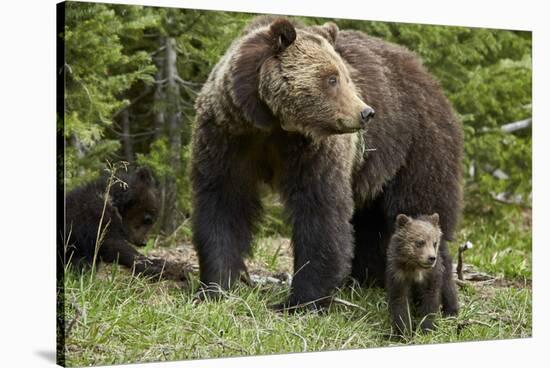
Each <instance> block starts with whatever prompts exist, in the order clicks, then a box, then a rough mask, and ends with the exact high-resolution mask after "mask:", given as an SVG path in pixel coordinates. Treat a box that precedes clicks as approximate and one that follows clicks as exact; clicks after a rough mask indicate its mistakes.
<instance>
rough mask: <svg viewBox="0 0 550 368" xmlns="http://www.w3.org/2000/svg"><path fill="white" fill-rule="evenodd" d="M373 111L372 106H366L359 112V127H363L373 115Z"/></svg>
mask: <svg viewBox="0 0 550 368" xmlns="http://www.w3.org/2000/svg"><path fill="white" fill-rule="evenodd" d="M374 114H375V111H374V109H373V108H372V107H370V106H367V107H366V108H365V109H364V110H363V111H361V113H360V114H359V121H360V122H361V127H362V128H363V127H364V126H365V124H366V123H367V122H368V121H369V120H370V119H372V118H373V117H374Z"/></svg>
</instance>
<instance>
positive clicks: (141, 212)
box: [58, 167, 185, 280]
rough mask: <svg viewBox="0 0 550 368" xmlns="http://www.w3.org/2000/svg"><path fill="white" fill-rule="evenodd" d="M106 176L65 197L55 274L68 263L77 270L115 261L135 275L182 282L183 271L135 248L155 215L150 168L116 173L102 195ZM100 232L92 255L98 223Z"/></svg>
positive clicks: (155, 199)
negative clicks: (106, 196)
mask: <svg viewBox="0 0 550 368" xmlns="http://www.w3.org/2000/svg"><path fill="white" fill-rule="evenodd" d="M108 183H109V178H107V177H102V178H100V179H98V180H96V181H94V182H91V183H89V184H86V185H84V186H81V187H78V188H76V189H74V190H72V191H70V192H69V193H67V195H66V198H65V236H66V237H67V238H68V239H67V240H66V241H65V244H60V245H59V248H58V249H59V256H60V259H59V262H58V273H59V275H62V274H63V271H64V269H65V267H66V266H67V265H70V266H71V267H72V268H74V269H76V270H82V269H83V268H89V267H91V265H92V264H93V262H94V258H96V263H99V262H108V263H119V264H121V265H123V266H126V267H127V268H130V269H133V270H134V271H135V273H136V274H143V275H145V276H150V277H155V278H158V277H162V278H164V279H175V280H184V279H185V274H184V273H182V272H183V271H182V270H180V269H178V270H177V271H178V272H175V271H176V270H172V268H173V267H169V266H171V265H170V264H168V263H166V262H165V261H164V260H162V259H154V258H149V257H146V256H144V255H142V254H141V253H139V252H138V251H137V250H136V248H135V246H138V247H139V246H144V245H145V244H146V242H147V237H148V235H149V233H150V231H151V229H152V228H153V225H154V223H155V222H156V220H157V217H158V193H157V189H156V185H155V181H154V178H153V175H152V173H151V171H150V170H149V169H147V168H144V167H142V168H138V169H137V170H136V171H135V172H133V173H130V174H126V173H125V172H123V173H117V176H116V178H115V180H114V181H113V183H112V184H111V187H110V189H109V198H108V200H107V201H106V202H105V193H106V190H107V186H108V185H109V184H108ZM100 219H102V220H101V229H102V232H101V233H102V234H101V235H100V241H99V249H98V250H97V255H96V243H97V238H98V227H99V224H100Z"/></svg>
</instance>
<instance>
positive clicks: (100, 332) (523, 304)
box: [65, 212, 532, 366]
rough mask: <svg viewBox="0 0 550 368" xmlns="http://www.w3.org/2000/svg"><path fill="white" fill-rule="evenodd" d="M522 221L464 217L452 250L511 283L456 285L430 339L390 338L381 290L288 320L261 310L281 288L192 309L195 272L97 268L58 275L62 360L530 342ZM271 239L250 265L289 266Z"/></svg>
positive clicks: (353, 293) (526, 235) (238, 293)
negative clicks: (143, 273)
mask: <svg viewBox="0 0 550 368" xmlns="http://www.w3.org/2000/svg"><path fill="white" fill-rule="evenodd" d="M520 215H521V214H520V213H519V212H517V213H515V214H512V215H511V217H510V218H508V219H502V220H501V221H494V222H491V221H489V220H486V219H481V220H479V219H478V220H477V221H471V220H469V219H465V220H464V222H463V225H464V226H463V229H462V230H461V231H460V232H459V234H458V236H457V241H456V242H455V244H453V245H452V246H453V249H456V246H457V244H459V243H460V242H462V241H464V240H466V239H468V240H471V241H472V242H474V244H475V248H474V249H472V250H469V251H468V252H467V253H466V260H465V261H466V262H467V263H470V264H473V265H475V266H476V268H478V269H480V270H481V271H484V272H488V273H491V274H495V275H500V276H504V277H506V279H508V280H513V281H514V282H510V283H506V282H504V283H501V284H499V285H500V286H499V287H497V286H495V285H482V284H475V285H474V284H468V285H466V286H464V287H461V288H460V289H459V298H460V305H461V310H460V314H459V315H458V317H456V318H446V319H445V318H442V317H441V318H438V320H437V321H438V328H437V330H436V331H435V332H431V333H429V334H422V333H416V334H414V335H413V336H411V337H410V338H408V339H407V340H405V341H398V340H393V339H390V338H389V336H388V334H389V333H390V332H391V327H390V321H389V315H388V308H387V303H386V300H385V296H384V292H383V291H382V290H380V289H375V288H370V289H369V288H356V287H350V288H347V289H344V290H342V291H340V292H338V293H337V296H338V297H339V298H341V299H344V300H346V301H349V302H351V303H354V304H356V305H358V306H359V307H352V306H344V305H341V304H335V305H332V306H331V307H330V309H329V311H328V312H327V313H323V314H318V313H302V314H295V315H287V314H281V313H275V312H273V311H271V310H269V309H268V308H267V307H266V306H267V305H270V304H272V303H276V302H279V301H281V300H283V299H284V297H285V295H286V293H287V291H288V289H287V287H286V286H284V285H276V284H267V285H263V286H256V287H248V286H245V285H239V286H237V287H236V288H235V289H233V290H231V291H230V292H228V293H227V295H226V297H225V298H224V299H223V300H221V301H219V302H214V301H211V302H205V303H200V304H194V303H193V296H194V295H193V291H194V290H195V288H196V286H197V284H198V280H197V275H193V278H192V280H191V285H189V287H187V288H183V289H182V288H179V287H177V286H176V285H175V284H173V283H171V282H168V281H163V282H156V283H155V282H150V281H148V280H146V279H144V278H135V277H132V275H131V274H130V273H129V272H128V271H127V270H125V269H123V268H119V267H117V266H106V267H105V266H104V267H103V269H101V270H100V272H98V274H97V275H96V277H95V278H94V279H92V280H91V279H90V274H89V273H85V274H83V275H79V274H75V273H69V274H68V275H67V277H66V279H65V312H66V321H67V325H69V324H70V322H71V321H74V323H73V327H72V328H71V330H70V331H69V332H68V334H67V338H66V352H67V355H66V362H67V365H69V366H75V365H76V366H84V365H97V364H121V363H132V362H149V361H166V360H183V359H198V358H215V357H229V356H243V355H257V354H274V353H287V352H303V351H308V352H311V351H321V350H340V349H357V348H370V347H379V346H390V345H400V344H427V343H445V342H457V341H473V340H488V339H505V338H520V337H529V336H531V330H532V325H531V323H532V322H531V321H532V318H531V300H532V292H531V289H530V288H529V287H523V286H522V284H521V283H520V282H518V280H521V279H523V278H527V279H530V277H531V262H530V257H531V237H530V230H529V229H527V231H526V230H525V226H524V225H523V224H522V223H521V221H519V216H520ZM514 216H516V217H514ZM266 226H267V225H266ZM277 226H280V225H279V224H277ZM263 231H265V233H264V232H263ZM276 233H277V232H271V230H269V229H268V228H266V229H263V230H262V234H261V235H262V236H261V237H260V238H259V239H257V241H256V244H255V253H254V256H253V258H252V259H251V260H250V263H249V267H250V268H251V269H256V270H263V271H264V272H265V273H267V274H272V273H276V272H280V271H287V270H289V267H290V264H291V258H290V257H289V254H287V253H288V252H287V253H285V251H284V248H285V247H284V246H282V245H281V244H282V243H281V242H284V241H287V242H288V240H285V239H284V238H280V237H277V236H276V235H274V234H276ZM266 234H267V235H269V236H267V235H266ZM503 286H507V287H503ZM75 316H77V317H76V318H75Z"/></svg>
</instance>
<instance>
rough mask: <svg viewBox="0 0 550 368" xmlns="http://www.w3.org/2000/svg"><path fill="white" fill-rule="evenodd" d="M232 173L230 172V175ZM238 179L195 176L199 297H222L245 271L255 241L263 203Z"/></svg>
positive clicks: (195, 228)
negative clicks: (253, 238)
mask: <svg viewBox="0 0 550 368" xmlns="http://www.w3.org/2000/svg"><path fill="white" fill-rule="evenodd" d="M228 172H230V171H228ZM239 179H243V177H241V178H239V176H238V175H228V176H225V177H222V176H215V175H212V176H199V175H198V174H195V176H194V183H193V185H194V189H195V190H194V211H193V215H192V228H193V243H194V245H195V248H196V249H197V253H198V257H199V266H200V281H201V284H202V287H201V290H200V292H199V297H200V298H201V299H203V298H204V297H205V296H207V295H208V296H209V297H214V298H216V297H219V296H220V288H221V289H222V290H227V289H229V288H230V287H231V286H232V285H233V284H234V283H235V282H236V281H237V280H238V279H239V278H240V277H241V274H242V273H243V272H244V271H246V268H245V264H244V261H243V257H244V255H245V254H246V253H247V252H248V251H249V249H250V244H251V241H252V230H253V224H254V222H255V221H256V220H257V219H258V218H259V217H260V214H261V203H260V200H259V197H258V194H257V191H256V189H255V188H254V187H251V186H249V185H247V183H246V182H244V181H241V180H239Z"/></svg>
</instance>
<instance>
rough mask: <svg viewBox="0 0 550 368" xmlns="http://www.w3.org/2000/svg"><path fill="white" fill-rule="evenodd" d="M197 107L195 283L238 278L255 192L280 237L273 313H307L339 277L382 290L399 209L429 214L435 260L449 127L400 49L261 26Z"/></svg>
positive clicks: (446, 193)
mask: <svg viewBox="0 0 550 368" xmlns="http://www.w3.org/2000/svg"><path fill="white" fill-rule="evenodd" d="M196 110H197V120H196V126H195V130H194V134H193V151H192V173H191V181H192V187H193V200H194V211H193V216H192V227H193V237H194V244H195V246H196V248H197V250H198V255H199V261H200V273H201V281H202V282H203V287H207V286H209V285H214V284H217V285H218V286H221V287H222V288H228V287H230V286H231V285H232V284H233V283H234V282H235V281H236V280H237V279H238V278H239V275H240V274H241V273H242V272H244V271H245V267H244V262H243V257H244V256H246V254H247V253H248V252H249V250H250V243H251V241H252V237H253V234H254V229H255V225H256V224H257V223H258V221H259V219H260V217H261V215H262V206H261V201H260V194H259V189H258V188H259V185H260V183H262V182H267V183H268V184H270V185H271V187H272V188H273V189H274V190H276V191H277V192H279V193H280V195H281V198H282V200H283V203H284V206H285V209H286V212H287V214H288V219H289V220H290V223H291V225H292V227H293V234H292V243H293V244H294V269H295V273H296V274H295V277H294V278H293V282H292V286H291V292H290V296H289V298H288V299H287V301H286V302H285V303H284V305H285V306H291V305H296V304H301V303H308V305H314V306H316V305H317V304H319V303H309V302H312V301H318V300H323V299H324V298H325V297H327V296H329V295H330V293H331V292H332V290H334V288H336V287H338V286H340V285H341V283H342V280H343V279H344V278H345V276H346V275H348V274H349V273H350V272H351V273H352V276H354V277H355V278H357V279H358V280H359V281H361V282H363V281H373V282H375V283H378V284H383V281H384V275H385V272H384V270H385V255H386V247H387V244H388V241H389V238H390V236H391V234H392V233H393V230H394V229H393V227H394V219H395V217H396V216H397V215H398V214H399V213H407V214H410V215H412V216H416V215H420V214H423V213H434V212H438V213H439V214H440V218H441V228H442V231H443V234H444V235H443V238H442V242H441V247H442V248H443V249H445V250H446V243H445V240H448V239H450V238H451V237H452V234H453V231H454V227H455V225H456V222H457V218H458V214H459V212H460V200H461V180H462V179H461V157H462V130H461V126H460V124H459V122H458V121H457V120H456V118H455V116H454V114H453V112H452V109H451V106H450V104H449V103H448V101H447V100H446V98H445V96H444V94H443V92H442V90H441V88H440V87H439V85H438V83H437V82H436V81H435V80H434V79H433V78H432V77H431V76H430V75H429V73H428V72H427V71H426V70H425V68H424V67H423V66H422V65H421V63H420V62H419V60H418V59H417V58H416V57H415V56H414V54H413V53H411V52H410V51H408V50H406V49H404V48H402V47H400V46H397V45H393V44H389V43H387V42H384V41H382V40H380V39H377V38H374V37H370V36H368V35H366V34H364V33H361V32H356V31H345V30H344V31H340V30H339V29H338V27H337V26H336V25H335V24H334V23H326V24H324V25H322V26H304V25H302V24H299V23H297V22H294V21H291V20H288V19H285V18H273V17H265V16H262V17H259V18H256V19H254V20H252V21H251V23H250V25H249V26H248V27H246V28H245V30H244V32H243V33H242V35H241V36H240V37H239V38H237V39H235V40H234V42H233V43H232V44H231V46H230V47H229V49H228V50H227V52H226V53H225V55H224V56H223V57H222V58H221V59H220V61H219V62H218V64H217V65H216V66H215V67H214V68H213V70H212V72H211V73H210V76H209V78H208V80H207V82H206V83H205V84H204V86H203V88H202V91H201V92H200V94H199V96H198V98H197V100H196ZM354 247H355V249H354ZM449 260H450V257H449V258H448V259H445V260H444V262H447V261H449ZM447 266H450V265H446V269H447V268H448V269H449V270H450V267H447ZM449 275H450V271H449V274H446V276H445V278H444V279H445V281H444V282H446V283H448V286H449V287H448V288H445V290H447V289H449V290H450V289H451V285H452V284H451V281H449V280H451V279H450V277H449ZM453 298H456V295H455V294H454V293H449V294H448V295H446V296H444V300H448V302H444V304H445V303H447V304H448V305H449V306H453V305H455V304H456V303H455V301H453Z"/></svg>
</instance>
